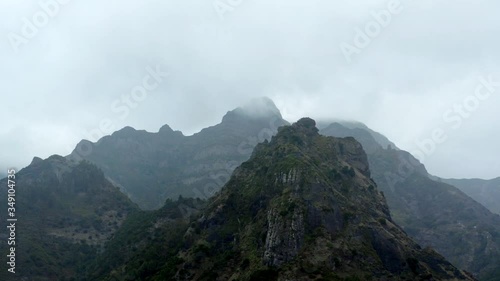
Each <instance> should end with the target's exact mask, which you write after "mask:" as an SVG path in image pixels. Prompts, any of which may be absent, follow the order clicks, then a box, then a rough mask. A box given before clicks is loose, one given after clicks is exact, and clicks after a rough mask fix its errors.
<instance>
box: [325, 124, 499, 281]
mask: <svg viewBox="0 0 500 281" xmlns="http://www.w3.org/2000/svg"><path fill="white" fill-rule="evenodd" d="M321 133H322V134H324V135H328V136H337V137H339V136H342V137H345V136H353V137H355V138H356V139H359V140H360V142H361V143H362V144H363V146H364V147H365V146H366V147H369V148H370V149H369V150H367V151H368V152H369V153H368V159H369V163H370V167H371V170H372V176H373V179H374V180H375V182H377V184H378V187H379V189H380V190H382V191H383V192H384V194H385V197H386V198H387V203H388V204H389V207H390V210H391V214H392V216H393V218H394V221H395V222H396V223H398V224H399V225H401V226H402V227H403V229H404V230H405V231H406V232H407V233H408V234H409V235H410V236H411V237H412V238H414V239H415V240H416V241H417V242H418V243H419V244H421V245H423V246H431V247H433V248H435V249H436V250H437V251H438V252H439V253H441V254H443V255H444V256H445V257H446V258H447V259H448V260H449V261H451V262H452V263H453V264H455V265H456V266H458V267H460V268H463V269H466V270H468V271H470V272H472V273H474V274H475V275H477V276H479V277H480V279H481V280H500V274H499V273H500V217H499V216H498V215H495V214H492V213H491V212H489V211H488V210H487V209H486V208H485V207H483V206H482V205H480V204H479V203H477V202H476V201H474V200H473V199H471V198H469V197H468V196H467V195H465V194H464V193H463V192H461V191H460V190H458V189H457V188H455V187H453V186H450V185H448V184H445V183H442V182H438V181H435V180H432V179H431V178H429V175H428V173H427V171H426V169H425V167H424V166H423V165H422V164H421V163H420V162H418V160H417V159H415V158H414V157H413V156H412V155H411V154H410V153H408V152H406V151H402V150H396V149H384V148H383V147H381V146H379V147H378V148H377V145H378V143H377V142H376V141H375V139H373V138H370V137H369V136H368V135H367V134H366V133H368V132H366V131H365V132H364V133H362V132H360V131H359V130H358V129H349V128H347V127H344V126H342V125H340V124H332V125H331V126H329V127H327V128H325V129H323V130H322V131H321Z"/></svg>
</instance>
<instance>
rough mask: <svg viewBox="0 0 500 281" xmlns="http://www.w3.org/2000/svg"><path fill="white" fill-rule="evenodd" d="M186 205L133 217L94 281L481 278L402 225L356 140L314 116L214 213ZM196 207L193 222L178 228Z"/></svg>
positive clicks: (251, 167) (273, 144)
mask: <svg viewBox="0 0 500 281" xmlns="http://www.w3.org/2000/svg"><path fill="white" fill-rule="evenodd" d="M185 201H186V200H183V199H182V200H181V201H180V202H178V203H173V202H170V203H167V205H166V206H165V207H164V208H162V209H160V211H158V212H157V213H155V215H154V217H153V218H151V217H149V218H148V219H147V220H145V221H147V223H146V224H144V225H143V226H142V227H141V224H140V221H141V219H140V218H135V219H133V220H132V219H130V220H127V221H126V222H125V223H124V225H128V224H130V225H128V228H130V229H134V230H135V231H136V232H135V234H134V235H133V238H130V239H128V240H126V238H124V235H125V234H126V232H125V231H124V230H123V231H122V230H120V231H119V232H118V233H117V234H116V235H115V238H114V239H112V240H111V242H110V243H109V245H110V246H109V247H108V248H107V251H106V252H105V255H103V256H102V257H101V258H100V259H98V260H97V261H96V263H95V265H94V267H93V269H92V271H91V272H92V273H91V274H90V276H89V277H88V278H87V280H162V281H163V280H241V281H244V280H270V281H272V280H474V279H473V278H471V277H469V276H468V275H467V274H465V273H463V272H462V271H460V270H458V269H457V268H455V267H454V266H452V265H451V264H450V263H449V262H447V261H446V260H445V259H444V258H443V257H441V256H440V255H438V254H437V253H436V252H434V251H433V250H432V249H422V248H420V247H419V246H418V245H417V244H416V243H415V242H413V241H412V240H411V239H410V238H408V237H407V236H406V234H405V233H404V232H403V231H402V230H401V229H400V227H399V226H397V225H396V224H395V223H394V222H393V221H392V219H391V217H390V215H389V210H388V207H387V204H386V201H385V198H384V196H383V194H382V193H381V192H380V191H378V189H377V187H376V184H375V182H374V181H373V180H372V179H371V178H370V170H369V167H368V161H367V157H366V154H365V152H364V151H363V149H362V147H361V145H360V144H359V143H358V142H357V141H356V140H355V139H353V138H333V137H324V136H320V135H319V134H318V129H317V128H316V126H315V122H314V120H312V119H309V118H304V119H301V120H300V121H298V122H297V123H295V124H293V125H292V126H286V127H282V128H280V130H279V132H278V134H277V135H276V136H275V137H273V138H272V140H271V141H270V142H267V141H266V142H264V143H262V144H259V145H258V146H257V147H256V148H255V150H254V152H253V154H252V156H251V158H250V160H248V161H247V162H245V163H243V164H242V165H241V166H240V167H238V168H237V169H236V170H235V171H234V173H233V175H232V177H231V178H230V180H229V182H228V183H227V184H226V185H225V186H224V187H223V188H222V190H221V191H220V192H219V193H218V194H217V195H216V196H214V197H213V198H211V199H210V200H209V202H208V203H207V206H206V207H204V206H203V207H201V208H198V206H199V204H194V203H196V201H193V200H191V201H189V202H187V203H186V202H185ZM186 205H187V206H188V209H191V210H193V212H192V214H193V215H192V216H191V222H190V223H188V222H184V223H174V222H175V221H178V220H179V210H180V209H179V208H178V207H181V206H184V207H186ZM176 209H177V211H176ZM181 209H182V208H181ZM134 225H135V227H134ZM122 229H123V228H122ZM140 231H142V233H141V232H140ZM118 239H122V240H123V241H124V242H123V243H126V245H134V246H133V247H131V246H125V245H124V247H119V246H117V245H121V244H123V243H119V240H118ZM155 239H161V241H163V243H162V244H158V243H152V241H157V240H155ZM158 241H160V240H158ZM112 245H115V246H112ZM165 245H169V246H168V247H166V246H165ZM162 247H163V248H162ZM158 248H162V250H158ZM112 257H115V258H112Z"/></svg>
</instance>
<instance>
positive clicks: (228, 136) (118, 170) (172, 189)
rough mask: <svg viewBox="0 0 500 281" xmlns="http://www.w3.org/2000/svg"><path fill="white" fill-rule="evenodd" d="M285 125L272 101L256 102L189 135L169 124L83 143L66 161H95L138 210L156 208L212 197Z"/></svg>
mask: <svg viewBox="0 0 500 281" xmlns="http://www.w3.org/2000/svg"><path fill="white" fill-rule="evenodd" d="M286 124H288V122H287V121H285V120H284V119H283V118H282V116H281V114H280V112H279V110H278V109H277V108H276V106H275V105H274V103H273V102H272V101H271V100H270V99H267V98H260V99H254V100H252V101H250V102H249V103H248V104H246V105H244V106H242V107H240V108H237V109H235V110H233V111H230V112H228V113H227V114H226V115H225V116H224V117H223V119H222V122H221V123H220V124H217V125H215V126H212V127H208V128H205V129H203V130H201V131H200V132H199V133H196V134H194V135H192V136H184V135H183V134H182V133H181V132H179V131H173V130H172V129H171V128H170V127H169V126H168V125H165V126H163V127H162V128H161V129H160V131H159V132H158V133H148V132H146V131H137V130H135V129H133V128H131V127H126V128H123V129H122V130H120V131H117V132H115V133H113V134H112V135H111V136H107V137H104V138H102V139H100V140H99V141H98V142H97V143H91V142H89V141H82V142H81V143H80V144H79V145H78V146H77V148H76V149H75V151H73V153H72V154H71V155H70V156H69V157H68V158H70V159H77V160H79V159H82V158H83V159H85V160H88V161H90V162H92V163H95V164H96V165H98V166H99V167H100V168H101V169H103V171H104V172H105V174H106V175H107V176H109V177H110V178H111V179H112V180H113V182H115V183H116V184H117V185H119V186H120V187H121V189H122V191H123V192H125V193H126V194H127V195H128V196H129V197H130V198H131V199H132V200H133V201H134V202H136V203H137V204H139V206H141V208H143V209H158V208H160V207H161V206H163V203H164V202H165V199H167V198H171V199H176V198H177V197H178V196H179V195H182V196H185V197H198V198H208V197H210V196H212V195H213V194H214V193H215V192H217V191H218V190H219V189H220V188H221V187H222V185H224V184H225V183H226V181H227V180H228V179H229V177H230V175H231V173H232V171H233V170H234V169H235V168H236V166H238V165H239V164H240V163H242V162H243V161H245V160H247V159H248V158H249V157H250V154H251V152H252V150H253V148H254V147H255V145H257V143H259V142H262V141H264V140H266V139H267V140H269V139H270V138H271V137H272V136H273V135H274V134H275V133H276V132H277V130H278V128H279V127H280V126H282V125H286ZM82 147H85V149H80V148H82ZM84 150H90V151H91V152H90V153H79V152H80V151H84ZM82 154H83V156H82Z"/></svg>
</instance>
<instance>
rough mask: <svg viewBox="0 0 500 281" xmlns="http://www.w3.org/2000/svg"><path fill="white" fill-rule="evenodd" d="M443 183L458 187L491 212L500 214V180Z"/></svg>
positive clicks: (464, 180)
mask: <svg viewBox="0 0 500 281" xmlns="http://www.w3.org/2000/svg"><path fill="white" fill-rule="evenodd" d="M441 181H443V182H445V183H447V184H450V185H453V186H456V187H458V189H460V190H461V191H463V192H464V193H465V194H467V195H469V196H470V197H471V198H472V199H474V200H476V201H477V202H479V203H481V204H482V205H483V206H485V207H486V208H488V209H489V210H490V211H491V212H493V213H496V214H500V178H496V179H492V180H482V179H441Z"/></svg>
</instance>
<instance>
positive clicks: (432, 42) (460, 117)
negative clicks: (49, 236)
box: [0, 0, 500, 178]
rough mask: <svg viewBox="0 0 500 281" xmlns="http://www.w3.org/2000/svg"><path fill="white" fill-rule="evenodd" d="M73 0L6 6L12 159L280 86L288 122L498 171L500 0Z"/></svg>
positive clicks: (5, 155)
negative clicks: (355, 127) (369, 135)
mask: <svg viewBox="0 0 500 281" xmlns="http://www.w3.org/2000/svg"><path fill="white" fill-rule="evenodd" d="M42 2H43V1H42ZM62 2H64V1H62ZM66 2H67V3H66V4H64V5H63V4H61V5H59V6H58V10H57V12H55V11H52V14H51V15H48V16H47V23H46V24H45V23H44V24H40V23H39V22H37V21H39V20H40V19H34V15H38V14H40V13H46V12H44V11H45V10H44V9H45V8H44V7H42V6H40V4H39V3H38V2H37V1H11V0H8V1H2V2H1V3H0V21H1V23H2V24H1V25H0V26H1V27H0V32H1V33H2V34H3V38H4V40H1V41H0V61H1V62H2V65H3V66H4V67H3V68H1V69H0V79H1V80H0V81H1V83H2V91H1V92H2V97H1V98H2V105H4V108H5V109H6V110H2V111H1V112H0V116H1V117H2V118H3V120H7V122H5V123H4V125H2V128H1V129H0V146H1V147H2V150H1V152H0V170H4V169H6V168H7V167H18V168H21V167H24V166H26V165H28V164H29V163H30V161H31V159H32V158H33V156H35V155H36V156H40V157H42V158H46V157H48V156H50V155H52V154H60V155H67V154H69V153H70V152H71V151H72V150H73V149H74V147H75V145H76V144H77V143H78V142H79V141H80V140H82V139H89V138H91V139H94V137H93V136H95V137H102V136H105V135H109V134H112V133H113V132H114V131H116V130H119V129H120V128H123V127H125V126H131V127H133V128H135V129H137V130H146V131H149V132H158V130H159V128H161V127H162V126H163V125H165V124H168V125H169V126H170V127H171V128H173V129H174V130H179V131H182V132H183V134H184V135H191V134H193V133H196V132H198V131H200V130H201V129H203V128H205V127H208V126H212V125H214V124H217V123H218V122H220V121H221V119H222V117H223V116H224V115H225V114H226V113H227V112H228V111H231V110H233V109H235V108H238V107H242V108H243V109H244V110H245V111H248V112H252V114H257V115H258V114H261V113H265V112H266V111H265V110H264V111H261V110H260V109H259V108H260V107H254V105H255V104H253V105H252V106H250V107H248V106H247V107H245V106H244V104H245V103H247V102H248V101H249V100H251V99H252V98H256V97H262V96H266V97H269V98H270V99H272V100H273V101H274V103H275V104H276V107H277V108H278V109H279V110H280V112H281V115H282V116H283V118H284V119H286V120H288V121H289V122H293V121H296V120H298V119H300V118H301V117H304V116H310V117H312V118H314V119H316V120H330V119H332V118H335V119H343V120H356V121H360V122H363V123H364V124H366V125H367V126H368V127H370V128H371V129H373V130H375V131H378V132H380V133H382V134H384V135H385V136H387V137H388V139H390V140H391V141H393V142H394V143H395V144H396V145H397V146H398V147H400V148H401V149H405V150H408V151H410V152H412V153H415V154H419V153H420V154H421V155H424V157H425V159H422V162H423V163H424V164H425V165H426V166H427V168H428V170H429V172H430V173H432V174H436V175H439V176H441V177H447V178H451V177H460V178H470V177H477V178H493V177H497V176H498V175H499V171H500V161H498V158H499V156H500V155H499V153H498V143H500V132H499V131H498V130H496V129H495V128H496V127H497V126H496V123H497V122H498V120H499V119H500V117H499V112H498V108H499V107H500V95H499V92H500V88H499V87H498V85H497V84H498V82H496V81H500V77H498V75H496V74H498V73H500V68H499V64H498V62H499V61H500V55H499V54H500V53H499V51H498V50H500V39H498V36H496V35H497V34H499V32H500V21H499V20H498V12H497V11H498V10H500V3H499V2H496V1H492V0H489V1H488V0H479V1H474V2H472V1H457V2H445V1H430V0H424V1H403V0H401V1H396V2H397V3H395V4H394V3H392V1H382V0H376V1H364V0H363V1H356V2H346V1H330V2H328V1H304V0H276V1H264V0H252V1H241V2H239V3H238V4H234V3H236V2H238V1H233V2H234V3H233V5H232V6H230V7H229V8H228V9H226V10H220V9H216V8H215V6H214V4H215V3H216V2H214V1H206V2H199V1H189V0H188V1H157V0H146V1H140V2H138V1H130V0H124V1H112V2H102V1H96V0H89V1H84V2H81V1H66ZM229 2H231V1H229ZM58 3H59V2H58ZM391 3H392V4H391ZM391 5H392V6H391ZM394 5H395V6H394ZM444 17H445V18H444ZM377 26H378V27H377ZM367 28H368V29H369V28H374V29H373V30H372V31H373V32H372V33H370V31H369V32H368V33H369V34H371V35H367V33H366V30H367ZM346 46H347V47H346ZM490 76H491V77H490ZM485 80H486V84H487V85H484V81H485ZM488 83H489V84H488ZM481 85H482V86H483V88H482V89H480V91H479V92H478V93H480V97H485V98H481V99H479V98H477V97H476V92H477V89H478V87H481ZM490 86H491V87H490ZM488 89H490V90H491V91H489V92H486V90H488ZM488 93H489V95H488V96H487V94H488ZM474 97H476V98H474ZM263 103H264V105H266V104H267V103H266V102H263ZM251 104H252V103H251ZM435 135H436V136H438V138H437V139H438V141H437V142H436V141H435V140H433V136H435ZM429 140H431V141H432V142H433V143H432V144H429V143H430V141H429ZM427 152H429V153H427Z"/></svg>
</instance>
